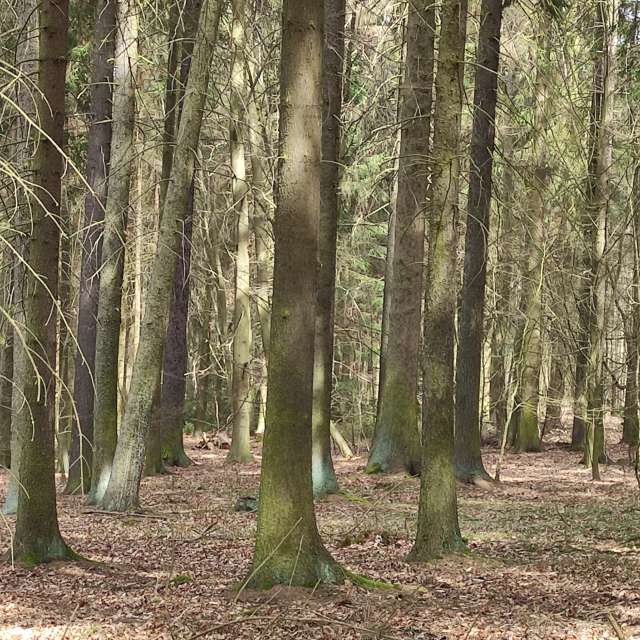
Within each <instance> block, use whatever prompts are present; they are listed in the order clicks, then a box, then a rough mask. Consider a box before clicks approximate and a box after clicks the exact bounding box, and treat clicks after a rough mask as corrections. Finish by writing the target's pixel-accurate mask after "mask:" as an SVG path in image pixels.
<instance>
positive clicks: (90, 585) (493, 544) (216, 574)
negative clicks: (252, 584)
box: [0, 434, 640, 640]
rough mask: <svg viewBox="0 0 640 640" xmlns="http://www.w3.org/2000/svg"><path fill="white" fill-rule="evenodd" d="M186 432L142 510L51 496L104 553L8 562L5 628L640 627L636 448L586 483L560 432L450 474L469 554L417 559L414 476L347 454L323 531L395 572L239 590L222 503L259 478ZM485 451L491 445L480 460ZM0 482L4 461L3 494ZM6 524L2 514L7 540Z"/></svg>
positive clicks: (557, 632) (362, 566)
mask: <svg viewBox="0 0 640 640" xmlns="http://www.w3.org/2000/svg"><path fill="white" fill-rule="evenodd" d="M612 436H615V434H612ZM189 444H190V447H189V454H190V455H191V456H192V457H193V458H194V459H195V460H196V462H197V465H196V466H193V467H191V468H189V469H186V470H178V471H176V472H175V473H173V474H172V475H169V476H164V477H159V478H153V479H150V480H145V481H144V486H143V491H142V495H143V501H144V506H145V507H146V509H147V516H148V517H144V518H141V517H133V516H124V517H118V516H107V515H100V514H95V513H93V514H91V513H89V514H88V513H85V512H84V510H85V509H86V508H85V507H84V506H83V503H82V500H81V499H80V498H74V497H71V498H70V497H67V496H62V497H60V501H59V505H60V512H61V513H60V521H61V529H62V531H63V534H64V536H65V537H66V539H67V541H68V542H69V543H70V544H71V545H72V547H73V548H74V549H75V550H76V551H78V552H79V553H81V554H82V555H83V556H85V557H87V558H90V559H91V560H94V561H97V562H99V563H101V564H88V563H86V564H77V563H72V564H64V565H63V564H60V565H57V566H54V565H51V566H46V567H40V568H37V569H35V570H32V571H29V570H25V569H21V568H18V567H15V568H12V567H11V566H10V565H6V564H5V565H4V566H0V639H2V640H9V639H11V640H13V639H18V638H20V639H24V638H55V639H56V640H71V639H80V638H118V639H122V640H124V639H128V638H144V639H148V640H151V639H154V640H155V639H157V638H163V639H164V638H176V639H177V638H180V639H186V640H189V639H195V638H196V637H206V638H208V639H210V640H214V639H216V638H218V639H219V638H239V639H240V638H265V639H272V638H273V639H280V638H301V639H307V638H345V639H346V638H393V639H396V640H399V639H401V638H402V639H409V638H412V639H416V640H417V639H425V640H427V639H434V638H438V639H440V638H442V639H449V638H458V639H472V638H496V639H512V638H513V639H515V638H530V639H534V638H545V639H546V638H566V639H573V638H580V639H587V638H594V639H595V638H597V639H601V638H622V637H625V638H628V639H630V638H634V637H636V638H640V571H639V570H640V510H639V508H638V506H639V504H638V499H639V496H640V494H639V491H638V487H637V484H636V481H635V478H634V474H633V472H632V470H631V469H630V468H629V467H628V465H627V466H626V467H625V466H623V465H621V464H614V465H610V466H609V467H608V468H606V469H605V470H604V481H603V482H599V483H593V482H591V480H590V479H589V478H590V476H589V472H587V471H586V470H585V469H583V468H581V467H580V466H578V465H577V464H576V463H577V456H576V454H575V453H571V452H569V451H567V450H566V448H563V447H561V446H557V445H546V450H545V451H544V453H541V454H529V455H520V456H509V457H508V458H507V460H506V465H505V467H504V470H503V481H502V483H500V485H498V486H496V487H494V488H491V489H484V490H483V489H479V488H472V487H462V488H461V490H460V510H461V527H462V531H463V535H464V536H465V537H466V538H468V541H469V546H470V549H471V553H470V554H469V555H468V556H462V557H454V558H451V559H448V560H445V561H440V562H437V563H432V564H429V565H426V566H415V565H408V564H406V563H405V562H404V560H403V559H404V557H405V555H406V554H407V552H408V551H409V548H410V544H411V540H412V538H413V535H414V530H415V525H414V520H415V512H416V503H417V490H418V480H415V479H411V478H404V477H402V476H392V477H367V476H365V475H364V474H363V473H362V467H363V464H364V460H363V459H358V460H354V461H349V462H347V461H340V462H338V465H337V468H338V472H339V475H340V482H341V486H342V488H343V489H344V490H345V492H346V493H345V495H342V496H334V497H332V498H331V499H329V500H327V501H323V502H321V503H319V504H318V508H317V511H318V520H319V524H320V529H321V531H322V534H323V536H324V539H325V541H326V542H327V545H328V546H329V548H330V549H331V551H332V552H333V554H334V556H335V557H336V558H337V559H338V560H339V561H340V562H342V563H343V564H344V565H345V566H347V567H348V568H349V569H350V570H352V571H353V572H356V573H359V574H366V575H367V576H370V577H373V578H377V579H381V580H385V581H387V582H391V583H394V584H396V585H397V586H398V588H396V589H393V590H382V589H376V590H373V591H367V590H364V589H362V588H360V587H356V586H354V585H352V584H348V585H345V586H343V587H340V588H334V589H322V590H320V591H318V592H316V593H315V594H312V593H310V592H307V591H304V590H295V589H286V588H284V589H281V590H279V591H275V592H274V591H272V592H269V593H265V594H256V593H248V592H243V593H242V594H241V595H240V596H239V597H238V596H237V595H236V592H235V591H233V590H232V587H233V586H234V585H237V584H238V583H239V582H240V581H241V580H242V578H243V577H244V576H246V574H247V571H248V568H249V563H250V560H251V555H252V542H253V536H254V533H255V520H256V518H255V515H254V514H247V513H236V512H234V511H233V510H232V506H233V504H234V502H235V500H236V498H237V497H238V496H244V495H256V492H257V485H258V479H259V476H258V465H257V464H255V465H252V466H249V467H242V468H239V467H229V466H226V465H225V464H224V456H225V452H224V451H220V450H217V449H215V450H212V451H200V450H197V449H194V448H193V445H194V442H193V441H190V442H189ZM611 453H612V454H613V458H614V459H618V460H620V459H622V458H626V452H625V451H624V450H623V449H622V448H621V447H617V446H613V447H611ZM495 461H496V452H495V450H494V449H488V450H487V451H486V462H487V467H488V469H489V470H493V468H494V464H495ZM5 483H6V473H4V474H0V496H2V495H3V490H4V486H5ZM12 525H13V523H12V522H3V521H0V550H2V549H4V548H6V547H7V546H8V542H9V530H10V529H9V527H10V526H12ZM616 623H617V624H619V625H620V627H621V628H622V631H621V633H619V634H618V635H616V632H615V630H614V627H615V626H616ZM216 626H217V629H215V627H216ZM207 629H211V631H210V632H209V633H208V634H206V636H205V634H204V632H205V631H206V630H207ZM198 634H202V635H200V636H199V635H198Z"/></svg>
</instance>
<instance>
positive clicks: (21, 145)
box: [2, 0, 38, 515]
mask: <svg viewBox="0 0 640 640" xmlns="http://www.w3.org/2000/svg"><path fill="white" fill-rule="evenodd" d="M15 6H16V15H17V16H19V17H20V21H19V24H18V25H17V26H18V27H19V29H18V33H20V34H21V37H20V39H19V41H18V43H17V47H16V62H15V64H16V68H17V70H19V71H20V73H21V75H22V77H23V78H29V81H28V82H25V81H22V82H18V83H16V87H15V93H16V94H17V95H16V96H15V98H16V103H17V105H18V107H19V109H20V111H21V112H22V113H20V114H19V115H18V116H17V117H16V119H15V123H14V126H13V131H12V134H13V135H12V140H13V141H14V142H15V147H16V149H17V154H16V155H17V157H16V167H17V169H18V170H19V172H20V174H21V175H22V176H25V177H27V179H28V180H32V175H31V171H32V159H33V157H34V155H35V149H34V138H35V136H33V133H34V131H33V128H32V126H31V122H34V121H37V114H36V112H35V111H36V105H35V104H34V103H35V100H34V99H33V96H34V92H33V88H32V84H31V83H36V82H37V81H38V3H37V2H36V0H22V2H20V3H16V5H15ZM23 114H24V115H23ZM27 197H28V195H27V194H26V193H23V192H22V190H18V191H17V192H16V194H15V198H16V201H15V208H16V213H17V215H16V218H15V219H14V223H13V225H12V226H14V227H15V226H17V227H20V226H21V225H25V226H27V225H28V224H29V223H30V212H29V208H28V206H25V201H26V199H27ZM7 211H10V208H9V207H7ZM24 245H25V239H24V238H23V237H22V235H21V234H16V235H15V236H14V237H13V238H11V240H10V244H9V245H8V246H9V247H11V250H12V251H13V252H14V254H13V255H14V260H13V275H12V282H13V305H12V307H11V312H12V320H13V354H12V360H13V365H14V366H13V372H12V377H11V378H10V379H9V381H8V382H9V384H10V387H11V402H10V406H9V416H8V418H9V420H11V421H12V424H11V474H10V476H9V485H8V487H7V493H6V496H5V501H4V503H3V505H2V513H3V514H7V515H8V514H14V513H15V512H16V509H17V508H18V486H19V481H18V476H19V467H20V434H19V433H18V430H17V429H15V428H14V426H15V423H14V422H13V418H12V416H17V415H18V414H19V412H20V411H21V410H24V408H25V405H24V398H23V390H22V380H21V379H20V378H19V377H18V374H19V372H18V371H17V370H16V368H15V364H16V362H17V361H18V359H19V358H20V357H21V355H20V350H21V348H22V346H23V345H22V339H21V333H20V332H21V331H22V328H23V325H24V317H23V315H24V314H23V305H22V303H21V301H22V294H23V286H22V282H23V280H24V276H25V270H26V267H25V266H24V264H23V262H22V260H21V258H22V255H23V252H24ZM22 357H24V354H23V355H22ZM30 375H32V374H30Z"/></svg>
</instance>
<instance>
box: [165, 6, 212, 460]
mask: <svg viewBox="0 0 640 640" xmlns="http://www.w3.org/2000/svg"><path fill="white" fill-rule="evenodd" d="M201 5H202V2H201V1H200V0H188V1H187V2H186V4H185V15H184V17H183V20H184V32H183V37H182V48H181V52H182V53H181V62H180V87H181V88H182V89H181V90H179V91H178V100H179V102H178V104H177V105H176V106H175V107H174V108H175V109H177V116H176V118H177V122H178V123H179V121H180V111H181V108H182V97H183V94H184V87H185V86H186V84H187V81H188V79H189V71H190V67H191V56H192V55H193V46H194V38H195V35H196V31H197V28H198V17H199V15H200V9H201ZM174 73H175V71H174ZM174 126H175V125H174ZM172 143H173V140H172ZM171 149H172V154H171V161H172V159H173V146H171ZM163 167H164V163H163ZM169 167H170V163H169ZM164 195H165V196H166V190H165V194H164ZM161 197H164V196H162V194H161ZM194 198H195V184H192V185H191V188H190V191H189V200H188V203H187V209H186V210H185V212H184V214H183V219H182V240H181V243H180V254H179V256H178V266H177V269H176V275H175V284H174V288H173V298H172V301H171V309H170V311H169V325H168V327H167V337H166V342H165V347H164V358H163V365H162V371H163V377H162V387H161V391H160V400H159V404H158V411H157V414H156V417H157V420H158V423H159V424H158V426H159V435H160V438H161V446H160V447H159V449H160V451H159V453H160V456H159V457H160V458H161V459H160V460H158V463H160V464H161V466H162V463H163V461H164V462H166V463H167V464H169V465H171V466H178V467H186V466H188V465H190V464H191V460H190V459H189V457H188V456H187V454H186V453H185V450H184V441H183V430H184V402H185V393H186V375H187V359H188V352H187V323H188V319H189V292H190V285H191V278H190V273H191V238H192V235H193V212H194Z"/></svg>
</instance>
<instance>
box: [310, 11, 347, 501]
mask: <svg viewBox="0 0 640 640" xmlns="http://www.w3.org/2000/svg"><path fill="white" fill-rule="evenodd" d="M324 11H325V39H324V48H323V54H322V55H323V63H322V70H323V113H322V164H321V166H320V224H319V239H318V259H319V263H320V268H319V272H318V299H317V302H316V331H315V344H314V364H313V410H312V448H311V476H312V480H313V495H314V496H315V497H320V496H324V495H327V494H329V493H336V492H337V491H338V480H337V478H336V473H335V471H334V468H333V460H332V458H331V394H332V390H333V326H334V300H335V288H336V243H337V239H338V216H339V215H340V195H339V189H340V132H341V125H340V118H341V115H342V64H343V58H344V29H345V15H346V2H345V0H325V3H324Z"/></svg>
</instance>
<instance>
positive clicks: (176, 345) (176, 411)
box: [159, 184, 195, 467]
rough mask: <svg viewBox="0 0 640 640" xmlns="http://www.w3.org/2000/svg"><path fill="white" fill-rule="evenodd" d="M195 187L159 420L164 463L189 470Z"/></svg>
mask: <svg viewBox="0 0 640 640" xmlns="http://www.w3.org/2000/svg"><path fill="white" fill-rule="evenodd" d="M194 195H195V194H194V185H193V184H192V185H191V188H190V193H189V202H188V205H187V210H186V212H185V215H186V218H185V220H184V222H183V224H182V234H181V235H182V242H181V244H180V254H179V256H178V267H177V269H176V277H175V285H174V288H173V300H172V301H171V310H170V311H169V326H168V329H167V341H166V344H165V349H164V362H163V368H162V370H163V379H162V392H161V398H160V403H159V412H160V416H159V420H160V421H161V424H162V429H161V432H162V435H163V447H162V457H163V458H164V461H165V462H166V463H167V464H169V465H171V466H176V467H187V466H189V465H190V464H191V460H189V457H188V456H187V454H186V453H185V450H184V442H183V430H184V401H185V394H186V390H187V357H188V352H187V321H188V318H189V291H190V283H191V278H190V267H191V237H192V232H193V203H194Z"/></svg>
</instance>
